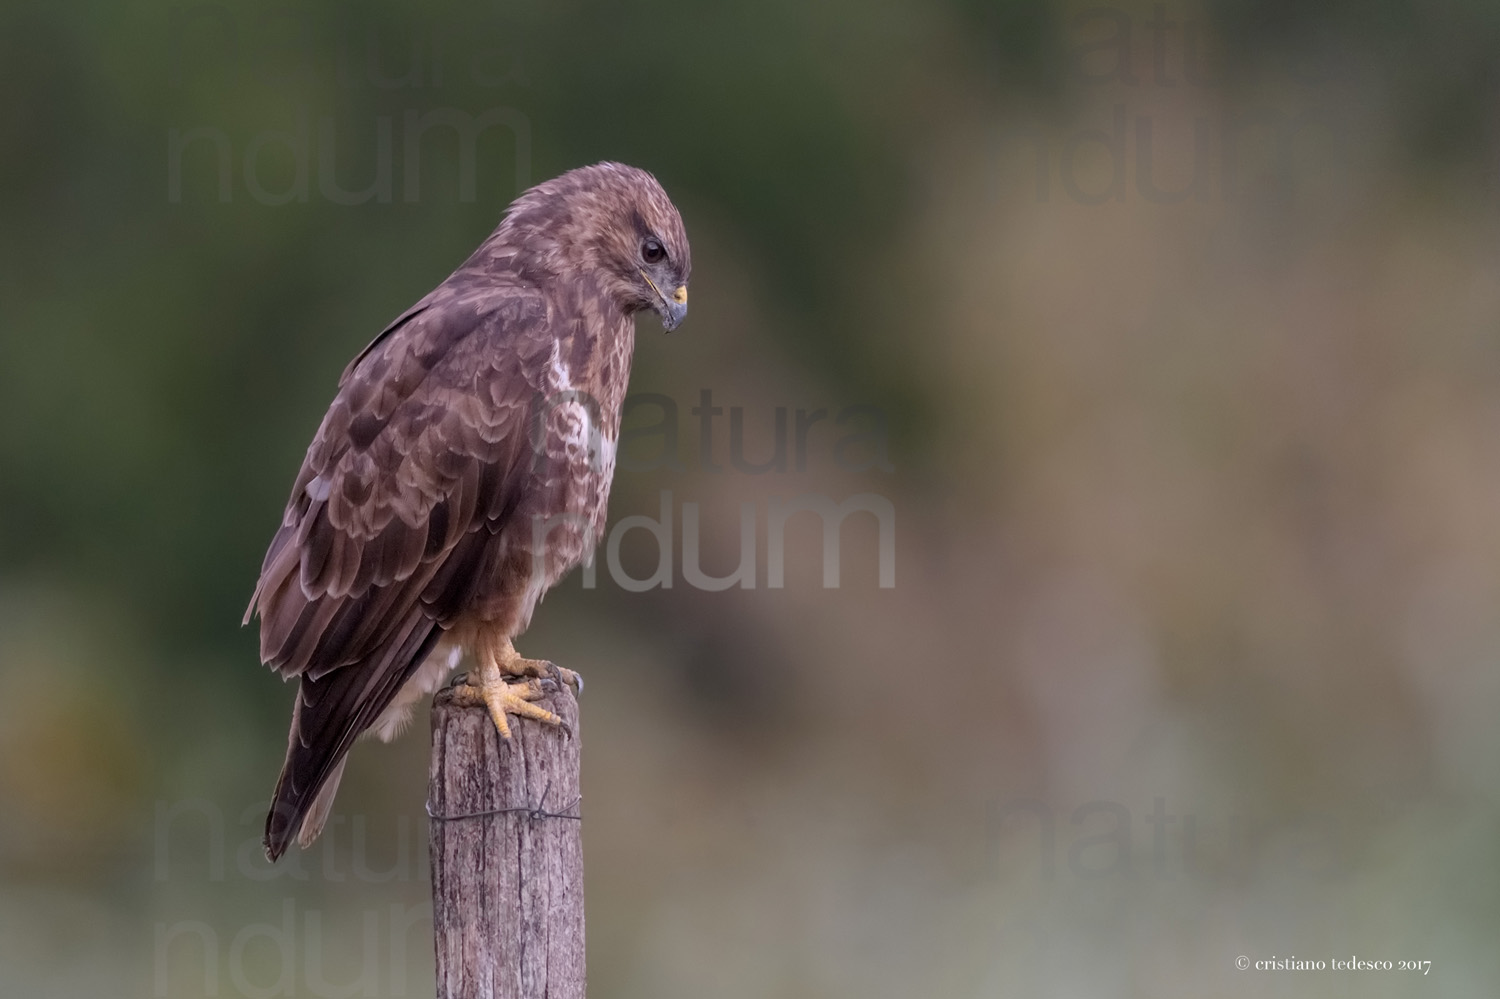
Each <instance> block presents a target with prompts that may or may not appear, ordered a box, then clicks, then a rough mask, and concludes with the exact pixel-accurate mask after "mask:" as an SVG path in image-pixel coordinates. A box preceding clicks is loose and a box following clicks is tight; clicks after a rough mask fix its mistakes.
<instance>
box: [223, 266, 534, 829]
mask: <svg viewBox="0 0 1500 999" xmlns="http://www.w3.org/2000/svg"><path fill="white" fill-rule="evenodd" d="M444 290H445V289H444V288H439V289H438V291H437V292H434V296H437V297H441V296H442V293H443V292H444ZM434 296H429V297H430V298H432V297H434ZM546 316H547V311H546V309H545V308H544V307H543V306H542V305H541V303H540V302H539V301H538V300H535V299H534V298H528V297H527V296H525V295H523V294H518V293H517V291H516V289H510V290H509V291H506V290H504V289H502V290H499V291H497V290H495V289H490V290H489V291H488V292H486V293H485V294H483V295H479V294H467V295H466V294H465V293H463V292H462V291H454V290H453V289H452V288H448V293H447V298H446V299H445V300H443V301H433V302H428V303H427V304H426V305H424V306H423V307H422V308H419V309H414V310H412V311H411V312H409V313H408V314H407V315H406V316H404V317H403V320H402V321H398V323H397V324H393V326H392V327H391V328H388V329H387V330H386V331H384V332H383V333H382V334H381V335H380V337H377V338H376V341H375V342H374V343H372V344H371V345H370V347H368V348H366V350H365V352H364V353H362V354H361V355H360V356H359V357H358V358H356V360H355V362H354V363H352V364H351V365H350V367H349V368H348V369H347V370H346V371H345V373H344V376H343V378H342V380H341V382H340V389H339V393H338V395H337V396H336V397H335V399H334V402H333V404H332V405H331V406H330V408H329V411H328V414H327V415H326V416H325V418H324V420H323V424H322V426H321V427H320V428H319V431H318V434H317V436H316V437H315V438H314V439H313V442H312V445H311V446H310V447H309V448H308V451H307V457H306V459H305V460H304V462H303V465H302V469H301V471H300V472H299V474H298V476H297V479H296V482H295V484H294V486H293V489H292V495H291V497H290V498H289V500H288V502H287V507H286V512H285V514H284V516H283V518H282V524H281V527H280V529H279V530H278V531H277V532H276V535H275V537H274V539H273V540H272V542H271V547H270V550H269V551H268V552H267V553H266V558H265V561H264V563H263V567H262V573H261V578H260V580H259V583H258V584H257V586H256V590H255V594H254V596H253V597H252V598H251V603H250V607H249V609H248V610H247V611H246V620H247V621H248V619H249V617H250V616H251V614H254V613H258V614H259V615H260V621H261V658H262V659H263V661H265V662H266V663H267V664H268V665H270V666H271V667H272V668H274V669H275V670H276V671H277V672H279V673H280V674H281V675H282V676H283V677H287V678H290V677H299V678H300V689H299V693H298V699H297V707H296V709H295V711H294V712H293V718H292V727H291V732H290V733H289V736H288V745H287V761H286V765H285V767H284V768H283V771H282V778H281V780H280V781H279V782H278V784H277V790H276V796H275V799H274V802H273V807H272V811H271V815H270V816H269V817H268V819H267V830H266V837H267V838H266V848H267V852H268V853H270V854H272V855H273V856H278V855H279V854H280V853H281V851H282V850H284V849H285V848H286V845H287V843H288V842H290V838H291V837H292V836H293V835H295V833H296V831H297V827H298V824H299V823H300V821H301V819H302V817H303V816H304V815H305V814H306V812H307V810H308V808H309V807H311V805H312V802H313V799H314V797H315V796H316V795H317V793H318V790H319V788H320V787H321V785H322V783H323V782H324V781H325V780H327V779H328V778H329V776H330V775H331V774H332V773H333V772H334V771H335V770H336V769H337V768H338V766H339V764H340V762H341V761H342V759H343V756H344V754H345V753H346V752H347V751H348V748H349V746H350V745H351V744H352V743H353V741H354V739H355V738H356V737H358V735H359V734H360V733H361V732H363V731H364V730H365V729H366V728H368V727H369V725H370V724H371V723H372V722H373V721H374V720H375V719H376V718H377V717H378V716H379V715H380V712H381V711H382V710H384V708H385V707H386V706H387V705H388V704H389V703H390V701H391V699H392V698H394V697H395V695H396V693H397V691H399V690H400V687H401V684H402V683H404V682H405V681H406V679H407V678H408V677H409V676H410V675H411V673H412V672H413V671H414V670H416V669H417V668H418V667H419V666H420V665H421V662H422V659H423V658H424V657H425V656H426V655H427V653H428V652H429V651H430V650H431V649H432V647H433V645H434V644H435V643H436V641H437V640H438V639H439V638H440V637H441V634H442V631H443V629H444V627H445V626H447V625H450V624H451V623H452V622H453V621H454V620H455V619H456V617H457V616H458V615H459V614H461V613H462V611H463V610H464V608H465V606H466V604H467V603H468V601H469V600H470V599H471V598H472V596H473V594H474V591H475V587H476V585H477V584H478V582H479V579H480V577H481V576H482V574H483V573H484V571H485V567H486V566H492V565H494V564H496V560H497V559H498V558H499V557H501V556H503V554H504V553H503V552H502V551H500V548H501V547H502V546H503V544H504V542H503V535H502V533H501V531H502V528H503V527H504V525H505V522H506V520H507V519H508V518H509V517H510V516H511V513H512V511H513V510H514V509H515V507H516V504H517V502H518V495H519V493H520V491H521V490H522V488H523V486H524V483H525V480H526V477H527V475H528V473H529V471H530V469H529V467H528V463H527V462H526V461H525V460H523V457H524V456H526V455H527V454H528V452H529V448H528V446H527V416H528V413H530V412H531V410H532V407H533V405H534V402H533V400H534V399H536V398H538V397H539V395H538V393H539V392H542V391H543V390H544V389H545V384H544V383H543V382H542V381H540V378H541V377H542V376H541V374H540V373H539V372H537V371H536V369H535V365H532V364H528V363H527V362H526V361H525V358H526V357H529V356H532V355H534V354H535V353H536V351H535V347H534V342H535V341H543V340H546V339H549V338H550V335H551V334H550V331H549V330H548V329H547V327H546Z"/></svg>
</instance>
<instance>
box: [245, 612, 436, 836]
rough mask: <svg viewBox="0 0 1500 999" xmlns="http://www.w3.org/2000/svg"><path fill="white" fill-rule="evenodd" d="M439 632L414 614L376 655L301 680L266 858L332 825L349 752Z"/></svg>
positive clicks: (432, 623) (269, 819)
mask: <svg viewBox="0 0 1500 999" xmlns="http://www.w3.org/2000/svg"><path fill="white" fill-rule="evenodd" d="M440 637H442V628H441V627H440V626H439V625H438V624H437V622H435V621H433V620H432V619H430V618H428V617H426V616H425V615H422V614H421V613H420V612H417V613H415V614H413V615H412V617H411V618H410V619H408V622H407V623H406V626H405V627H403V628H401V629H399V631H398V637H397V638H396V639H395V640H393V641H391V642H390V643H388V644H387V645H386V646H385V647H384V648H382V649H381V650H380V651H379V652H377V653H376V654H375V655H373V656H371V657H369V658H368V659H365V660H362V661H360V662H355V663H350V664H348V665H346V666H341V667H339V668H338V669H335V670H332V671H330V672H328V673H326V674H325V675H323V676H322V677H320V678H318V679H316V680H314V679H312V678H311V677H309V676H306V675H304V676H303V677H302V679H301V680H300V681H299V686H298V690H297V706H296V708H295V709H294V710H293V711H292V727H291V731H290V732H289V733H288V735H287V748H286V763H285V764H284V765H283V766H282V768H281V776H280V778H279V779H278V780H277V781H276V790H275V792H274V793H273V794H272V796H271V810H270V813H269V814H268V815H267V816H266V836H265V841H264V842H265V848H266V857H267V858H268V859H269V860H271V861H272V862H273V863H274V862H275V861H276V860H277V859H278V858H280V857H281V855H282V854H283V853H285V852H286V848H287V847H288V846H289V845H290V844H291V841H292V837H293V836H295V837H296V838H297V843H298V845H299V846H302V847H304V848H305V847H306V846H308V845H309V844H310V843H311V842H312V841H313V840H314V839H316V838H317V836H318V833H320V832H322V830H323V824H324V822H325V821H327V818H328V812H329V809H330V808H332V806H333V797H334V794H335V793H336V792H337V790H338V783H339V778H340V777H341V776H343V772H344V761H345V759H346V757H347V756H348V753H349V747H350V746H352V745H353V744H354V740H355V739H357V738H358V737H359V736H360V734H361V733H363V732H364V731H365V729H367V728H369V727H370V725H371V724H372V723H374V721H375V719H376V718H378V717H380V714H381V712H383V711H384V710H385V708H386V706H387V705H389V704H390V703H391V701H392V700H393V699H394V698H395V696H396V694H397V693H398V692H399V691H400V690H401V687H402V686H403V685H404V684H405V683H406V681H407V680H408V679H410V677H411V675H412V674H413V673H415V672H416V671H417V669H418V668H419V667H420V666H421V665H422V662H423V661H424V660H425V659H426V658H427V655H428V653H429V652H431V651H432V648H433V646H435V645H436V644H437V641H438V639H439V638H440Z"/></svg>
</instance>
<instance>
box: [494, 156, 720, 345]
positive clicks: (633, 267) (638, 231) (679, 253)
mask: <svg viewBox="0 0 1500 999" xmlns="http://www.w3.org/2000/svg"><path fill="white" fill-rule="evenodd" d="M508 226H515V227H516V228H517V229H520V230H521V232H518V233H516V235H524V236H526V237H530V238H526V239H525V240H524V242H525V243H526V244H529V245H530V246H532V247H534V248H535V249H537V250H539V251H542V252H544V253H545V256H546V257H547V258H548V263H549V264H550V265H551V269H555V270H557V271H559V272H561V271H564V270H573V271H574V272H575V273H578V274H587V275H588V276H590V277H591V278H592V279H593V280H595V281H597V282H598V283H599V284H600V285H601V286H602V289H601V290H603V291H604V292H605V294H606V295H607V296H608V297H609V298H610V299H611V300H612V301H614V302H615V303H616V304H617V305H618V306H619V307H620V308H621V310H623V311H624V312H626V313H627V314H629V313H635V312H640V311H642V310H644V309H651V310H653V311H654V312H656V314H657V315H659V316H660V317H661V324H662V326H663V327H664V328H665V329H666V330H667V331H668V332H670V331H671V330H674V329H676V328H677V326H678V324H679V323H681V322H682V318H683V316H685V315H687V299H688V290H687V285H688V278H689V276H690V275H691V273H692V268H693V263H692V256H691V254H690V252H689V250H688V240H687V231H686V230H685V229H684V228H683V226H682V216H681V215H679V214H678V213H677V208H676V206H675V205H673V204H672V199H670V198H668V197H667V192H666V191H664V190H662V186H661V184H659V183H658V182H657V180H656V178H655V177H653V176H651V174H649V173H647V172H646V171H645V170H640V169H637V168H635V167H631V166H626V165H624V164H623V163H598V164H595V165H594V166H587V167H580V168H578V169H576V170H570V171H568V172H567V173H565V174H562V175H561V176H559V177H557V178H555V179H553V180H550V181H547V182H546V183H545V184H540V185H538V186H537V187H534V188H532V189H531V190H530V191H527V192H526V193H525V194H524V195H522V196H521V197H520V198H519V199H517V201H516V203H515V204H514V205H513V206H512V207H511V211H510V213H509V214H508V217H507V219H506V222H505V223H503V224H502V226H501V229H500V230H499V231H498V232H497V235H499V234H500V232H504V230H505V229H506V228H507V227H508Z"/></svg>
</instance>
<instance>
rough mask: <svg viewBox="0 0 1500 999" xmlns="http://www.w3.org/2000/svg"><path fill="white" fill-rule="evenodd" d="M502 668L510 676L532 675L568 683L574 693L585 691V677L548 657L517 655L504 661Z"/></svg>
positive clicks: (559, 682) (501, 664) (540, 678)
mask: <svg viewBox="0 0 1500 999" xmlns="http://www.w3.org/2000/svg"><path fill="white" fill-rule="evenodd" d="M500 670H501V672H503V673H507V674H509V675H510V676H530V677H535V678H536V679H538V680H551V681H553V682H555V683H557V684H559V685H562V684H567V685H568V686H569V687H572V688H573V693H574V694H581V693H583V677H581V676H579V675H578V674H577V673H575V672H574V671H573V670H570V669H564V668H563V667H561V666H559V665H557V663H554V662H551V661H549V660H546V659H522V658H521V657H520V656H516V657H515V658H514V659H511V660H510V661H508V662H505V661H502V662H501V663H500Z"/></svg>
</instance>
